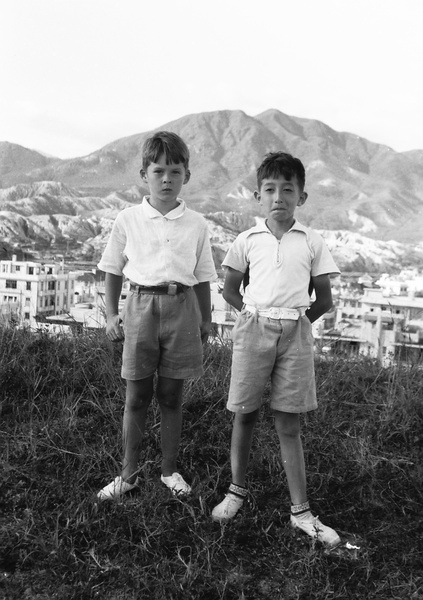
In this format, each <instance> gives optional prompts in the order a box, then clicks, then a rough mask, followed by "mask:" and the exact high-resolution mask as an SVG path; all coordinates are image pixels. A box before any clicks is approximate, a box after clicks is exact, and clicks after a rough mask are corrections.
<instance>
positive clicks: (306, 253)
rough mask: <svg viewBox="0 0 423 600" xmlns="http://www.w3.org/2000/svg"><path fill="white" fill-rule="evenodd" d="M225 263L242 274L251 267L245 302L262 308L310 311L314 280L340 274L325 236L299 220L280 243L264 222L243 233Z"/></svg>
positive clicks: (231, 248)
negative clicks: (312, 279) (309, 289)
mask: <svg viewBox="0 0 423 600" xmlns="http://www.w3.org/2000/svg"><path fill="white" fill-rule="evenodd" d="M222 264H223V266H225V267H231V268H232V269H236V270H237V271H240V272H241V273H245V272H246V270H247V268H248V267H249V269H250V276H249V284H248V286H247V288H246V290H245V293H244V303H245V304H249V305H252V306H255V307H256V308H258V309H267V308H271V307H281V308H282V307H283V308H307V307H308V306H309V305H310V297H309V294H308V286H309V283H310V277H316V276H318V275H324V274H335V273H336V274H338V273H339V272H340V271H339V269H338V267H337V266H336V264H335V261H334V260H333V258H332V256H331V254H330V252H329V250H328V248H327V246H326V244H325V241H324V240H323V238H322V236H321V235H320V234H319V233H317V231H314V230H313V229H310V228H309V227H305V226H304V225H301V223H299V222H298V221H295V222H294V224H293V225H292V227H291V229H290V230H289V231H287V232H286V233H285V234H284V235H283V236H282V238H281V239H280V240H278V239H277V238H276V237H275V236H274V235H273V234H272V232H271V231H270V230H269V229H268V227H267V226H266V224H265V222H264V221H263V222H259V223H258V224H257V225H256V226H254V227H252V228H251V229H248V230H247V231H243V232H242V233H240V234H239V235H238V237H237V238H236V239H235V241H234V242H233V244H232V246H231V247H230V249H229V251H228V253H227V255H226V257H225V259H224V261H223V263H222Z"/></svg>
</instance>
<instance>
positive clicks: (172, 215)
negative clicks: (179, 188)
mask: <svg viewBox="0 0 423 600" xmlns="http://www.w3.org/2000/svg"><path fill="white" fill-rule="evenodd" d="M149 198H150V196H144V198H143V199H142V204H141V206H142V208H143V211H144V213H145V215H146V216H147V217H148V218H149V219H158V218H162V219H169V220H174V219H179V217H182V215H183V214H184V212H185V210H186V204H185V201H184V200H182V198H177V199H176V200H177V201H178V203H179V204H178V206H177V207H176V208H174V209H173V210H171V211H170V212H168V213H167V215H162V213H161V212H159V211H158V210H157V209H156V208H154V207H153V206H151V204H150V203H149V201H148V200H149Z"/></svg>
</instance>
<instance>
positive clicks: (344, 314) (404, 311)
mask: <svg viewBox="0 0 423 600" xmlns="http://www.w3.org/2000/svg"><path fill="white" fill-rule="evenodd" d="M390 283H391V285H389V286H388V285H385V286H384V287H381V288H364V289H363V290H362V292H361V293H359V292H358V291H357V290H351V289H350V290H344V291H343V292H342V293H341V294H340V295H339V297H338V299H337V304H336V318H335V324H334V327H333V328H332V329H330V330H327V331H324V332H323V334H322V339H323V340H324V342H325V343H326V344H329V346H330V347H331V348H332V349H336V350H337V351H338V352H339V351H342V352H344V353H345V354H349V355H351V354H364V355H366V356H370V357H373V358H377V359H379V361H380V362H381V363H389V362H390V361H391V360H395V359H401V358H407V359H410V358H411V359H412V360H418V361H419V360H421V359H422V358H423V296H422V295H420V293H419V295H416V291H415V289H414V288H413V286H412V285H400V284H399V283H398V285H396V284H395V285H393V283H392V281H391V282H390ZM393 290H394V293H393ZM395 292H396V293H395Z"/></svg>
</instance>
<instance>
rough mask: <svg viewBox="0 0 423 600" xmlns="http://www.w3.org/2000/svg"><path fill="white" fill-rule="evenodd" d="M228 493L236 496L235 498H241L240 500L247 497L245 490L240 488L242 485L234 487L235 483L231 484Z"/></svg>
mask: <svg viewBox="0 0 423 600" xmlns="http://www.w3.org/2000/svg"><path fill="white" fill-rule="evenodd" d="M229 493H230V494H233V495H234V496H237V498H241V500H245V497H246V496H247V493H248V492H247V488H245V487H242V485H236V483H231V485H230V486H229Z"/></svg>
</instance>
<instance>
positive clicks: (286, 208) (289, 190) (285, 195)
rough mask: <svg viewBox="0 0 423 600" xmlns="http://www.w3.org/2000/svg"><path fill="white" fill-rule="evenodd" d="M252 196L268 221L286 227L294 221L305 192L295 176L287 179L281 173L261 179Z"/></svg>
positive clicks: (302, 202) (303, 200)
mask: <svg viewBox="0 0 423 600" xmlns="http://www.w3.org/2000/svg"><path fill="white" fill-rule="evenodd" d="M254 197H255V199H256V200H257V201H258V202H259V204H260V205H261V206H262V207H263V210H264V212H265V214H266V215H267V218H268V221H270V222H274V223H278V224H280V225H285V226H287V227H288V228H289V227H291V226H292V224H293V223H294V213H295V209H296V208H297V206H302V205H303V204H304V202H305V201H306V200H307V194H306V192H304V191H301V189H300V186H299V184H298V181H297V178H296V177H295V176H293V177H292V178H291V179H290V180H288V179H285V177H284V176H283V175H279V176H278V177H272V178H270V179H263V181H262V183H261V187H260V190H259V191H258V192H254Z"/></svg>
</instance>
